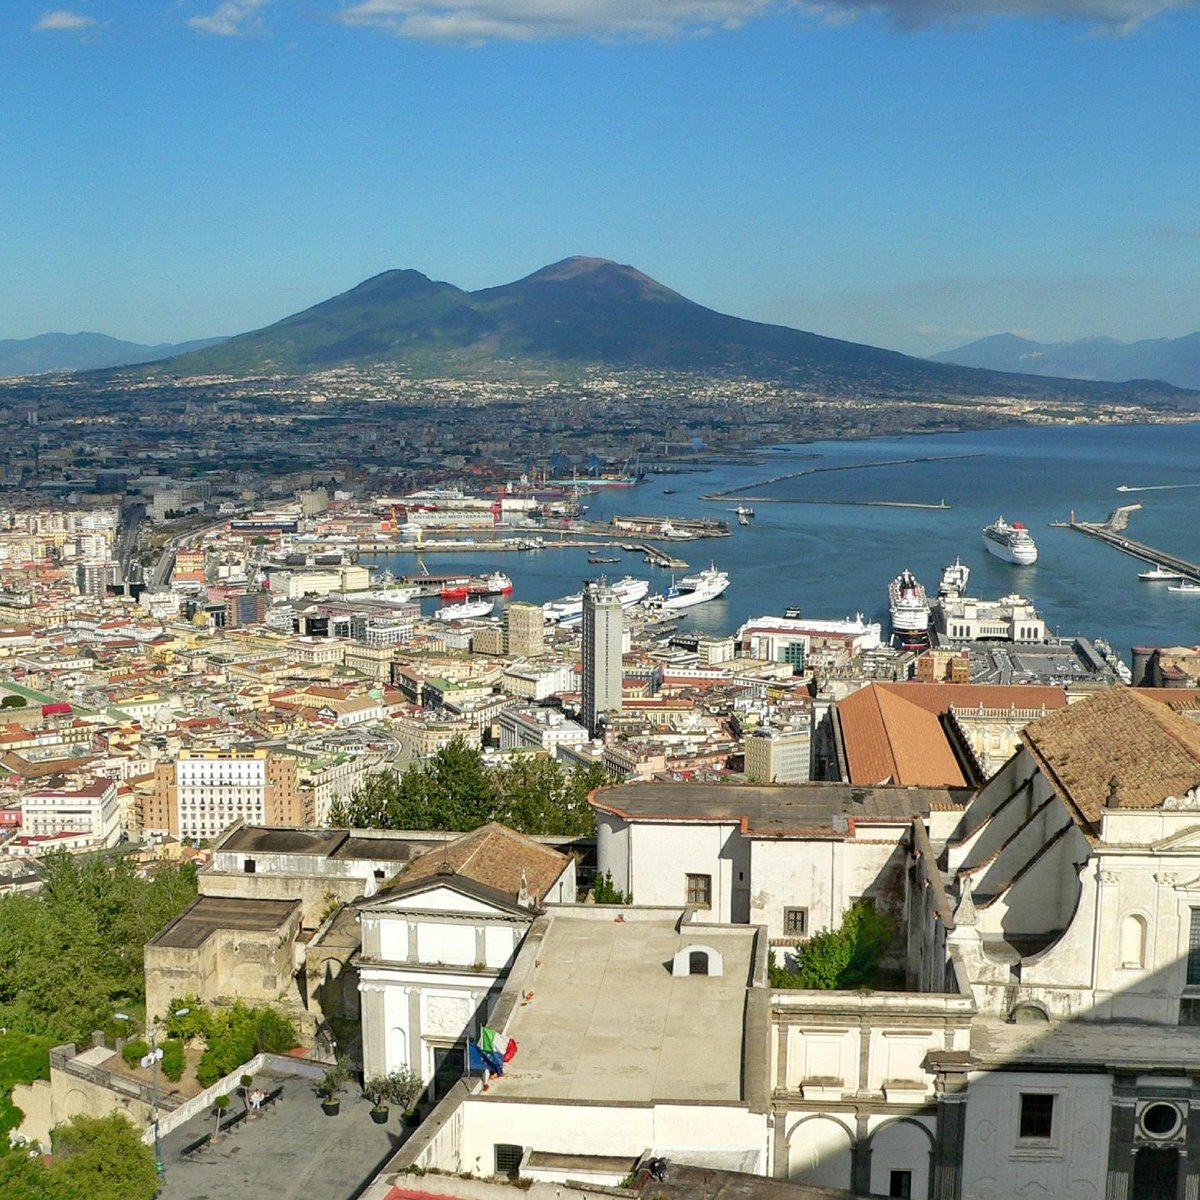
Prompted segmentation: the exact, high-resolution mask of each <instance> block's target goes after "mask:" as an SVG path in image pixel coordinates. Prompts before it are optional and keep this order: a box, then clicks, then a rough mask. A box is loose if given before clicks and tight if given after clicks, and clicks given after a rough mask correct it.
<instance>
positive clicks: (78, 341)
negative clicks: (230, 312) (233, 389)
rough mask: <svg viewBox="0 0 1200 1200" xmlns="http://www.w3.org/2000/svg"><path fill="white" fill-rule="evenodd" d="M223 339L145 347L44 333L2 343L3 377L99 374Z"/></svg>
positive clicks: (0, 370) (85, 335)
mask: <svg viewBox="0 0 1200 1200" xmlns="http://www.w3.org/2000/svg"><path fill="white" fill-rule="evenodd" d="M223 340H224V339H223V338H200V339H198V340H196V341H192V342H162V343H160V344H159V345H157V346H143V345H141V344H139V343H138V342H123V341H121V340H120V339H119V338H113V337H109V336H108V335H107V334H104V333H42V334H39V335H38V336H37V337H31V338H9V339H7V340H0V375H40V374H42V373H44V372H47V371H95V370H101V369H103V368H105V367H124V366H131V365H133V364H135V363H147V362H154V361H155V360H156V359H160V358H170V357H172V356H173V355H177V354H186V353H188V351H190V350H202V349H204V348H205V347H206V346H215V345H216V344H217V343H218V342H220V341H223Z"/></svg>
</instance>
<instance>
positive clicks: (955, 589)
mask: <svg viewBox="0 0 1200 1200" xmlns="http://www.w3.org/2000/svg"><path fill="white" fill-rule="evenodd" d="M970 578H971V568H970V567H968V566H967V565H966V563H964V562H963V561H962V560H961V559H960V558H955V560H954V561H953V562H952V563H951V564H950V565H949V566H948V567H943V568H942V581H941V583H939V584H938V596H940V597H943V598H944V597H946V596H962V595H965V594H966V591H967V581H968V580H969V579H970Z"/></svg>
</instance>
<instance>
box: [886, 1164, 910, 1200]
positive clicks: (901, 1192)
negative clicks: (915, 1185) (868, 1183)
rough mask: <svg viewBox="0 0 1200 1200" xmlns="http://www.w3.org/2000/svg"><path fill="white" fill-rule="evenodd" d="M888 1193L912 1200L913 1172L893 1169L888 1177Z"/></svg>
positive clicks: (905, 1199)
mask: <svg viewBox="0 0 1200 1200" xmlns="http://www.w3.org/2000/svg"><path fill="white" fill-rule="evenodd" d="M888 1195H889V1196H903V1197H904V1200H912V1172H911V1171H893V1172H892V1173H891V1175H890V1177H889V1179H888Z"/></svg>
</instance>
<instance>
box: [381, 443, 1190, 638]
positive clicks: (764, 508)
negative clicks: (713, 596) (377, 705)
mask: <svg viewBox="0 0 1200 1200" xmlns="http://www.w3.org/2000/svg"><path fill="white" fill-rule="evenodd" d="M759 458H760V461H759V462H757V463H755V464H753V465H750V464H741V465H725V464H722V465H716V466H713V467H710V468H705V469H703V470H700V471H696V472H694V473H685V474H680V475H649V476H647V478H646V480H645V481H644V482H643V483H641V484H640V485H638V486H637V487H635V488H627V489H616V490H608V491H602V492H600V493H598V494H596V495H594V496H590V497H587V498H585V503H587V505H588V512H587V516H588V518H589V519H594V520H607V519H608V518H609V517H611V516H612V515H613V514H614V513H647V514H660V515H663V516H667V515H673V516H710V517H712V516H718V517H725V518H727V519H728V520H729V521H730V524H731V528H732V534H731V536H730V537H728V538H719V539H710V540H704V541H695V542H681V543H673V544H672V545H671V552H672V553H674V554H677V555H679V557H681V558H684V559H686V560H687V561H688V562H689V563H690V564H691V569H693V570H696V569H699V568H701V567H706V566H708V565H709V562H710V561H712V562H715V564H716V565H717V566H718V567H720V568H721V569H723V570H725V571H728V572H729V574H730V576H731V578H732V581H733V582H732V584H731V585H730V588H729V590H728V591H727V592H726V593H725V595H724V596H722V597H721V598H720V599H719V600H716V601H713V602H711V603H709V604H705V605H702V606H699V607H697V608H695V609H691V610H689V611H688V613H687V616H686V619H685V620H684V622H683V624H682V626H681V627H682V628H683V629H689V628H691V629H702V630H705V631H707V632H711V633H718V634H720V633H731V632H732V631H733V630H735V629H736V628H737V627H738V626H739V625H740V624H741V623H742V622H743V621H745V620H746V619H747V618H749V617H752V616H762V615H765V614H782V612H783V610H784V609H785V608H786V607H788V606H789V605H799V606H800V608H801V609H802V611H803V612H804V614H805V615H806V616H811V617H815V618H827V619H828V618H840V617H845V616H852V615H854V614H855V613H857V612H862V613H863V614H865V615H866V616H867V617H869V618H870V619H872V620H879V621H881V622H882V623H883V624H884V628H885V632H886V630H887V585H888V582H889V581H890V580H891V579H892V578H893V577H894V576H895V575H897V574H898V573H899V572H900V571H901V570H902V569H904V568H905V567H907V568H909V569H911V570H912V571H913V572H914V573H915V574H916V575H917V577H918V578H919V579H920V580H921V581H922V582H923V583H924V584H925V586H926V588H927V590H928V591H929V592H930V594H932V593H934V592H935V591H936V590H937V584H938V579H939V578H940V575H941V570H942V568H943V567H944V566H945V565H946V564H947V563H949V562H952V561H953V560H954V558H955V556H960V557H961V558H962V561H963V562H964V563H966V564H967V565H968V566H969V567H970V568H971V586H970V592H971V594H972V595H976V596H984V597H997V596H1001V595H1005V594H1007V593H1010V592H1019V593H1021V594H1022V595H1025V596H1028V597H1030V598H1031V599H1032V600H1033V601H1034V603H1035V604H1036V605H1037V607H1038V609H1039V611H1040V612H1041V613H1042V616H1043V617H1044V618H1045V620H1046V623H1047V625H1048V627H1049V628H1050V629H1051V630H1053V631H1057V632H1058V633H1060V634H1061V635H1062V636H1064V637H1065V636H1068V635H1076V634H1081V635H1083V636H1086V637H1090V638H1095V637H1103V638H1106V639H1107V640H1108V641H1109V642H1111V643H1112V645H1113V646H1114V648H1115V649H1116V650H1117V651H1118V653H1120V654H1121V655H1122V656H1123V657H1124V658H1125V659H1126V661H1128V658H1129V648H1130V646H1133V645H1140V644H1148V645H1177V644H1187V645H1193V644H1195V643H1196V642H1197V641H1200V594H1191V595H1189V594H1181V593H1176V592H1169V591H1168V590H1167V587H1166V585H1164V584H1149V583H1142V582H1140V581H1139V580H1138V578H1137V573H1138V571H1139V570H1140V569H1142V567H1143V565H1144V564H1142V563H1140V562H1139V561H1138V560H1137V559H1134V558H1131V557H1129V556H1128V555H1125V554H1122V553H1120V552H1118V551H1117V550H1115V549H1113V548H1112V547H1110V546H1107V545H1105V544H1103V543H1101V542H1099V541H1097V540H1095V539H1094V538H1089V537H1086V536H1084V535H1083V534H1081V533H1078V532H1076V531H1072V530H1068V529H1056V528H1051V527H1050V522H1051V521H1056V520H1065V519H1066V518H1067V516H1068V514H1069V512H1070V511H1071V510H1072V509H1073V510H1074V511H1075V513H1076V515H1077V517H1078V518H1079V519H1080V520H1092V521H1097V520H1103V519H1104V517H1106V516H1107V515H1108V513H1109V512H1110V511H1111V510H1112V509H1113V508H1115V507H1116V506H1117V505H1118V504H1130V503H1140V504H1141V505H1142V508H1141V509H1140V510H1139V511H1137V512H1135V513H1134V514H1133V515H1132V517H1131V520H1130V525H1129V531H1128V532H1129V535H1130V536H1131V537H1133V538H1136V539H1137V540H1139V541H1142V542H1145V543H1148V544H1149V545H1152V546H1156V547H1159V548H1161V549H1164V550H1169V551H1171V552H1172V553H1175V554H1178V555H1180V556H1182V557H1184V558H1186V559H1189V560H1191V561H1194V562H1200V520H1198V519H1197V518H1198V516H1200V424H1178V425H1101V426H1086V425H1075V426H1036V427H1027V426H1022V427H1014V428H1007V429H998V430H988V431H982V432H964V433H952V434H935V435H924V436H922V435H909V436H899V437H889V438H877V439H868V440H860V441H827V442H814V443H808V444H800V445H795V446H788V447H776V448H772V449H769V450H766V451H764V452H763V453H762V454H761V455H760V456H759ZM901 459H906V460H921V461H905V462H895V461H890V460H901ZM884 464H886V465H884ZM831 467H838V468H845V467H849V468H854V469H849V470H829V469H827V468H831ZM814 468H818V469H816V470H814ZM794 472H808V473H805V474H799V475H797V476H796V477H795V478H791V479H782V480H779V481H778V482H775V483H772V484H769V485H765V486H761V487H760V486H754V487H751V488H747V489H746V491H745V493H744V494H745V495H746V496H762V497H770V498H772V499H774V500H777V501H780V502H778V503H768V502H764V501H753V500H748V501H746V503H749V504H751V505H752V506H753V507H754V509H755V514H756V515H755V519H754V522H753V524H752V525H751V526H749V527H748V528H743V527H739V526H738V525H737V524H736V518H735V517H734V514H733V511H732V510H733V509H734V508H735V507H736V505H737V503H738V501H739V499H740V498H741V497H740V496H733V497H730V498H729V499H726V500H723V501H719V502H708V501H705V500H702V499H701V498H700V497H701V496H702V495H705V494H710V493H713V492H719V491H723V490H726V489H728V488H732V487H740V486H742V485H745V484H750V483H753V482H755V481H758V480H763V479H767V478H770V477H775V476H780V475H785V474H790V473H794ZM1121 484H1124V485H1127V486H1130V487H1136V488H1143V487H1148V488H1153V489H1155V490H1150V491H1135V492H1118V491H1117V487H1118V485H1121ZM670 493H673V494H670ZM862 500H875V501H880V500H884V501H904V502H908V503H919V504H933V505H936V504H939V503H940V502H941V501H943V500H944V501H945V503H946V505H947V507H946V508H944V509H943V508H937V509H915V508H891V507H870V506H864V505H859V504H852V503H838V504H831V503H809V502H804V503H796V502H795V501H843V502H846V501H862ZM789 501H791V502H789ZM998 516H1004V517H1005V518H1006V519H1007V520H1009V521H1014V520H1016V521H1023V522H1024V523H1025V524H1026V525H1027V526H1028V527H1029V529H1030V532H1031V533H1032V534H1033V537H1034V538H1035V540H1036V541H1037V544H1038V550H1039V556H1038V561H1037V563H1036V564H1034V565H1033V566H1030V567H1017V566H1013V565H1010V564H1008V563H1004V562H1001V561H1000V560H999V559H997V558H995V557H993V556H992V555H990V554H988V553H987V551H986V550H985V549H984V547H983V542H982V530H983V527H984V526H985V525H988V524H990V523H991V522H992V521H994V520H995V519H996V518H997V517H998ZM589 553H591V554H595V553H597V551H594V550H592V551H589V550H585V549H574V548H562V549H556V548H553V547H548V548H547V549H544V550H540V551H534V552H521V553H515V552H512V553H510V552H506V553H491V554H489V553H487V552H486V551H485V550H482V549H481V550H480V551H479V552H462V553H451V554H434V553H426V554H424V555H423V556H422V558H423V560H424V562H425V565H426V567H427V568H428V569H429V570H430V571H431V572H433V573H435V574H436V573H439V572H449V571H470V572H483V571H486V570H490V569H494V568H499V569H502V570H504V571H506V572H508V574H509V575H511V576H512V578H513V580H514V583H515V591H514V594H513V598H514V599H522V600H529V601H532V602H534V603H544V602H545V601H547V600H552V599H555V598H557V597H559V596H562V595H565V594H567V593H568V592H573V591H577V590H578V589H579V587H580V584H581V583H582V581H583V580H585V579H591V578H595V577H596V576H597V574H598V573H599V572H601V571H607V573H608V574H609V577H610V578H619V577H620V576H621V575H623V574H626V573H628V574H631V575H636V576H640V577H642V578H647V579H650V580H651V581H652V586H653V587H654V588H655V590H658V589H660V588H663V587H665V586H667V584H668V583H669V582H670V578H671V573H670V572H669V571H662V570H660V569H658V568H655V567H651V566H648V565H646V564H644V563H643V562H642V560H641V556H640V555H635V554H627V553H622V552H621V551H620V550H619V549H612V550H604V551H599V553H603V554H611V555H618V556H620V558H621V562H619V563H615V564H612V565H610V566H607V567H599V566H595V565H590V564H588V562H587V558H588V555H589ZM415 557H416V556H415V555H413V554H393V555H386V556H379V557H378V558H375V559H373V560H368V561H374V562H376V563H378V564H379V565H386V566H388V567H389V568H390V569H391V570H393V571H395V572H396V573H397V574H402V573H408V572H411V571H413V570H415V569H416V567H415ZM500 608H501V606H497V612H498V613H499V612H500Z"/></svg>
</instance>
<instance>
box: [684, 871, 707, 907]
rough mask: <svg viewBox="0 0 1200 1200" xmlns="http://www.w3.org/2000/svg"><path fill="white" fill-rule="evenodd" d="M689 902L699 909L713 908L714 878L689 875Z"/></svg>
mask: <svg viewBox="0 0 1200 1200" xmlns="http://www.w3.org/2000/svg"><path fill="white" fill-rule="evenodd" d="M687 902H688V903H689V904H694V905H695V906H696V907H697V908H712V876H711V875H689V876H688V877H687Z"/></svg>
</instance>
